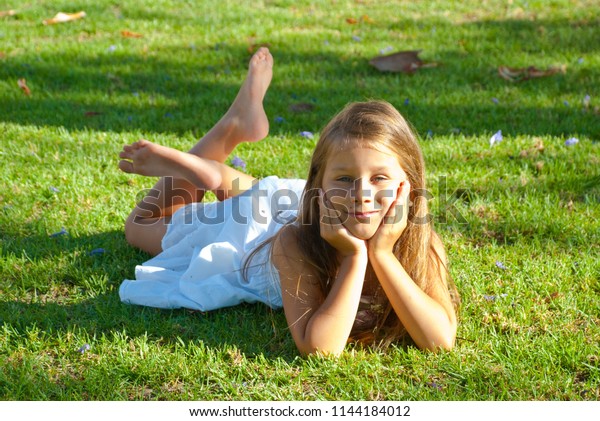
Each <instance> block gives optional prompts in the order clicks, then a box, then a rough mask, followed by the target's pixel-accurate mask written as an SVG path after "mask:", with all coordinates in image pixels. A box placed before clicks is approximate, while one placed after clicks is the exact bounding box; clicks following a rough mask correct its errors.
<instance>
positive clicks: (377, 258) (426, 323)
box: [368, 181, 456, 350]
mask: <svg viewBox="0 0 600 421" xmlns="http://www.w3.org/2000/svg"><path fill="white" fill-rule="evenodd" d="M409 192H410V184H409V183H408V181H405V182H403V183H402V184H401V185H400V187H399V191H398V194H397V200H396V202H395V203H394V204H393V205H392V206H391V207H390V210H389V211H388V214H387V217H386V219H385V221H384V222H385V223H384V224H382V225H381V226H380V227H379V229H378V230H377V233H376V234H375V235H374V236H373V238H371V239H370V240H369V241H368V250H369V261H370V263H371V265H372V267H373V270H374V271H375V274H376V275H377V279H378V280H379V283H380V284H381V286H382V287H383V290H384V291H385V294H386V296H387V297H388V299H389V300H390V303H391V305H392V308H393V309H394V311H395V312H396V315H397V316H398V318H399V319H400V321H401V322H402V324H403V325H404V327H405V328H406V330H407V332H408V334H409V335H410V336H411V338H412V339H413V340H414V341H415V343H416V345H417V346H418V347H419V348H424V349H431V350H436V349H438V348H445V349H450V348H452V347H453V346H454V341H455V338H456V315H455V313H454V308H453V306H452V302H451V299H450V294H449V292H448V289H447V283H446V281H447V280H446V274H445V270H444V268H442V267H438V268H437V269H438V270H437V271H436V273H434V274H429V276H435V277H436V279H430V280H429V281H430V282H432V283H433V287H432V288H431V292H430V294H431V295H428V294H427V293H425V292H424V291H423V290H422V289H421V288H420V287H419V286H418V285H417V284H415V282H414V281H413V280H412V278H411V277H410V276H409V274H408V273H407V272H406V270H404V267H403V266H402V264H401V263H400V262H399V261H398V259H397V258H396V256H395V255H394V253H393V251H392V250H393V246H394V243H395V242H396V240H397V239H398V238H399V237H400V235H401V234H402V232H403V231H404V229H405V227H406V224H407V218H408V205H409V198H408V194H409ZM431 241H432V243H433V247H434V249H435V251H436V252H437V254H438V256H439V257H440V259H442V261H444V262H445V259H446V255H445V253H444V247H443V245H442V243H441V241H440V240H439V238H438V237H437V235H435V234H434V235H432V239H431Z"/></svg>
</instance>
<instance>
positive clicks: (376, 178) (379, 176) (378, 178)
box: [373, 175, 387, 182]
mask: <svg viewBox="0 0 600 421" xmlns="http://www.w3.org/2000/svg"><path fill="white" fill-rule="evenodd" d="M386 180H387V177H385V176H383V175H378V176H376V177H373V181H375V182H382V181H386Z"/></svg>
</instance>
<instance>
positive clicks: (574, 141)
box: [565, 137, 579, 146]
mask: <svg viewBox="0 0 600 421" xmlns="http://www.w3.org/2000/svg"><path fill="white" fill-rule="evenodd" d="M577 143H579V139H577V138H576V137H570V138H568V139H567V140H565V145H566V146H573V145H575V144H577Z"/></svg>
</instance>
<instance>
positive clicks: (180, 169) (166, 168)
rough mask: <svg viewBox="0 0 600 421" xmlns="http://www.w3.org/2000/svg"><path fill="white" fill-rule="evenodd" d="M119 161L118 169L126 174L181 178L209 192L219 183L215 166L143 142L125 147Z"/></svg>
mask: <svg viewBox="0 0 600 421" xmlns="http://www.w3.org/2000/svg"><path fill="white" fill-rule="evenodd" d="M119 157H120V158H121V159H122V160H121V161H120V162H119V168H120V169H121V171H124V172H126V173H130V174H139V175H145V176H150V177H174V178H183V179H185V180H188V181H189V182H191V183H192V184H194V185H195V186H197V187H200V188H203V189H208V190H212V189H216V188H217V187H218V186H219V185H220V183H221V175H220V172H219V169H218V168H217V166H216V163H214V162H212V161H210V160H206V159H202V158H200V157H197V156H195V155H191V154H188V153H185V152H181V151H178V150H176V149H172V148H169V147H166V146H161V145H157V144H155V143H152V142H150V141H148V140H145V139H142V140H139V141H137V142H135V143H132V144H131V145H125V146H124V147H123V150H122V151H121V153H119Z"/></svg>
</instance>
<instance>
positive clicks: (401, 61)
mask: <svg viewBox="0 0 600 421" xmlns="http://www.w3.org/2000/svg"><path fill="white" fill-rule="evenodd" d="M420 52H421V50H413V51H400V52H397V53H393V54H388V55H384V56H377V57H374V58H372V59H371V60H370V61H369V64H370V65H372V66H373V67H375V68H376V69H377V70H379V71H381V72H404V73H414V72H415V71H416V70H418V69H421V68H423V67H435V66H437V63H424V62H423V61H422V60H421V59H420V58H419V53H420Z"/></svg>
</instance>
